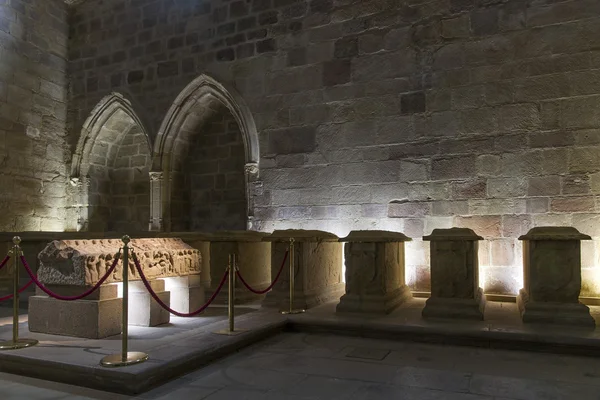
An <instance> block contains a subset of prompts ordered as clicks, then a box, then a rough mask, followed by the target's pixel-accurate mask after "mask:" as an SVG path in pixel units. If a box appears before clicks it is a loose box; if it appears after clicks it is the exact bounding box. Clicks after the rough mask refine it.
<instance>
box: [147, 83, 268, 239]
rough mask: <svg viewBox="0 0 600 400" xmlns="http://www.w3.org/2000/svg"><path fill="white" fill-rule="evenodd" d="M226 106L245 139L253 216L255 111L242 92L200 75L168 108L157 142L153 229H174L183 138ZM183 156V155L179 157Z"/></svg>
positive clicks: (257, 154)
mask: <svg viewBox="0 0 600 400" xmlns="http://www.w3.org/2000/svg"><path fill="white" fill-rule="evenodd" d="M215 107H224V108H225V109H226V110H227V111H228V113H229V114H230V115H231V117H232V118H233V120H234V121H235V123H236V124H237V126H238V127H239V133H240V134H241V139H242V142H243V152H244V154H243V157H244V160H243V161H244V166H243V172H242V173H243V174H244V181H245V182H244V185H245V193H246V212H245V213H246V224H248V221H249V220H250V219H251V217H252V213H253V206H252V204H251V198H252V195H251V184H252V182H254V181H255V180H256V179H257V178H258V163H259V157H260V151H259V140H258V133H257V130H256V125H255V123H254V119H253V117H252V114H251V112H250V110H249V108H248V106H247V105H246V103H245V102H244V100H243V98H242V97H241V95H239V94H238V93H237V92H236V91H235V90H234V89H232V88H230V87H226V86H225V85H224V84H222V83H219V82H217V81H216V80H215V79H213V78H211V77H210V76H207V75H200V76H199V77H198V78H196V79H195V80H194V81H192V82H191V83H190V84H189V85H188V86H187V87H186V88H184V89H183V90H182V91H181V93H180V94H179V95H178V96H177V98H176V99H175V101H174V102H173V104H172V105H171V107H170V109H169V110H168V112H167V114H166V116H165V118H164V120H163V122H162V124H161V127H160V129H159V131H158V134H157V137H156V141H155V143H154V152H153V162H152V171H153V172H152V173H151V174H152V176H153V178H154V179H153V182H154V184H153V187H152V201H151V208H152V209H151V215H152V216H151V220H152V222H151V225H152V227H151V229H155V230H171V207H172V204H171V201H172V195H173V191H172V190H173V181H174V179H173V178H174V176H173V173H174V171H175V169H176V168H178V167H177V166H176V163H177V162H180V160H178V157H179V155H178V153H179V152H180V149H181V147H185V145H183V144H182V139H183V138H184V137H185V136H186V135H189V131H190V130H194V129H196V130H197V129H198V125H199V124H200V122H199V120H200V119H202V115H203V114H206V113H209V112H210V110H211V109H213V111H214V108H215ZM179 158H180V157H179Z"/></svg>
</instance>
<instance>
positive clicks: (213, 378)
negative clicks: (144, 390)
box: [190, 367, 306, 390]
mask: <svg viewBox="0 0 600 400" xmlns="http://www.w3.org/2000/svg"><path fill="white" fill-rule="evenodd" d="M305 377H306V376H305V375H303V374H297V373H289V372H280V371H273V370H264V369H250V368H239V367H228V368H224V369H222V370H220V371H216V372H213V373H210V374H207V375H204V376H199V377H197V378H194V379H192V380H191V383H190V384H191V385H194V386H201V387H206V388H223V387H229V386H236V387H248V388H249V389H264V390H268V389H279V388H281V387H285V386H289V385H293V384H295V383H296V382H300V381H302V380H303V379H304V378H305Z"/></svg>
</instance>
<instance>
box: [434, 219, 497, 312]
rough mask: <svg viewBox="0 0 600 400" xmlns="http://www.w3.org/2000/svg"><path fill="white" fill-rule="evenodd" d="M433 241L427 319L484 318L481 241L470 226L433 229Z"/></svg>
mask: <svg viewBox="0 0 600 400" xmlns="http://www.w3.org/2000/svg"><path fill="white" fill-rule="evenodd" d="M423 240H427V241H430V242H431V243H430V254H431V297H430V298H429V299H428V300H427V302H426V304H425V308H424V309H423V317H424V318H465V319H478V320H483V312H484V308H485V297H484V296H483V290H481V288H480V287H479V263H478V254H477V253H478V250H479V244H478V241H479V240H483V238H482V237H481V236H478V235H477V234H475V232H473V231H472V230H471V229H467V228H451V229H434V230H433V232H432V233H431V235H429V236H424V237H423Z"/></svg>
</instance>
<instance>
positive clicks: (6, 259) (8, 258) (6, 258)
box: [0, 255, 10, 269]
mask: <svg viewBox="0 0 600 400" xmlns="http://www.w3.org/2000/svg"><path fill="white" fill-rule="evenodd" d="M8 260H10V256H9V255H7V256H6V257H4V260H2V262H1V263H0V269H2V268H4V266H5V265H6V263H7V262H8Z"/></svg>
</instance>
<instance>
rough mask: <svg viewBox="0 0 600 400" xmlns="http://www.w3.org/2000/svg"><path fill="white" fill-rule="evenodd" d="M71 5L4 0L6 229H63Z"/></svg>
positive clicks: (0, 93)
mask: <svg viewBox="0 0 600 400" xmlns="http://www.w3.org/2000/svg"><path fill="white" fill-rule="evenodd" d="M67 41H68V37H67V8H66V6H65V4H64V3H63V2H61V1H60V0H47V1H27V0H11V1H10V2H9V1H7V0H2V1H0V191H1V192H2V195H1V196H0V215H1V217H0V230H4V231H11V230H62V228H63V222H64V212H65V196H66V176H67V169H66V163H65V162H66V161H67V159H68V151H67V148H66V130H65V121H66V118H67V105H66V98H67V95H66V87H67V83H66V81H67V78H66V69H67V62H66V57H67Z"/></svg>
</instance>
